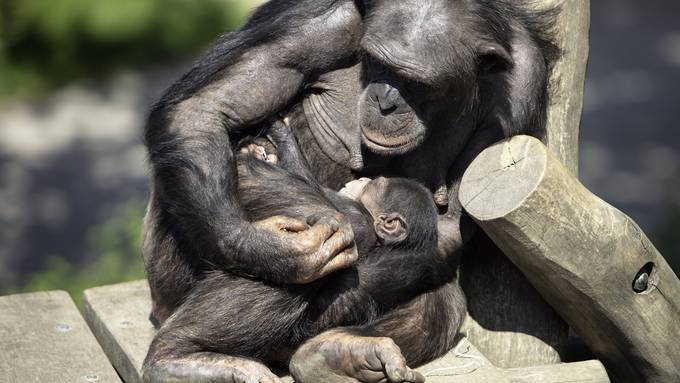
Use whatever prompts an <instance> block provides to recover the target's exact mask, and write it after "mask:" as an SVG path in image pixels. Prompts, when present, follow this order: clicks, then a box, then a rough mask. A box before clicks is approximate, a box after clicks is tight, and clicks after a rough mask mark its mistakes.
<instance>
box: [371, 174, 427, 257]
mask: <svg viewBox="0 0 680 383" xmlns="http://www.w3.org/2000/svg"><path fill="white" fill-rule="evenodd" d="M358 200H359V201H360V202H361V203H362V204H363V205H364V207H365V208H366V210H368V212H369V213H370V214H371V216H372V217H373V223H374V228H375V233H376V235H377V236H378V238H380V240H381V241H382V243H383V244H384V245H386V246H394V245H398V244H402V242H405V241H411V242H412V240H413V241H416V242H418V241H420V240H421V239H422V238H424V237H425V235H424V233H433V232H436V216H437V210H436V208H435V206H434V202H433V201H432V197H431V195H430V192H429V191H428V190H427V189H425V188H424V187H423V186H422V185H420V184H418V183H417V182H416V181H412V180H407V179H403V178H384V177H379V178H376V179H374V180H372V181H370V182H367V183H365V186H364V188H363V190H362V191H361V193H360V194H359V198H358Z"/></svg>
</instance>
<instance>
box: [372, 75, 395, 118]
mask: <svg viewBox="0 0 680 383" xmlns="http://www.w3.org/2000/svg"><path fill="white" fill-rule="evenodd" d="M369 86H370V92H371V97H372V98H373V100H375V102H376V103H377V104H378V106H379V108H380V112H381V113H382V115H383V116H386V115H388V114H390V113H393V112H394V111H395V110H397V108H398V107H399V105H400V100H401V95H399V91H398V90H396V89H395V88H393V87H392V86H390V85H388V84H383V83H373V84H371V85H369Z"/></svg>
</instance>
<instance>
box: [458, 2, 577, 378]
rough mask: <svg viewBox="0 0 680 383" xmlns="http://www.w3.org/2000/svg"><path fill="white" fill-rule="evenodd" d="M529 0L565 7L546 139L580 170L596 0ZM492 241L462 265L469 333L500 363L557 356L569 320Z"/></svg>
mask: <svg viewBox="0 0 680 383" xmlns="http://www.w3.org/2000/svg"><path fill="white" fill-rule="evenodd" d="M528 4H532V5H533V6H535V7H536V8H537V9H549V8H554V7H555V6H559V7H560V9H561V11H560V14H559V17H557V20H556V23H555V28H554V35H555V43H556V44H557V45H558V46H559V48H560V49H561V50H562V56H561V58H560V60H559V61H558V62H557V63H556V64H555V65H554V67H553V71H552V74H551V78H550V107H549V108H548V123H547V137H546V142H547V144H548V146H549V147H550V148H551V149H552V150H554V151H555V152H556V153H558V155H559V157H560V158H561V159H562V161H564V162H565V163H566V164H567V165H568V167H569V169H571V171H572V172H573V173H574V174H577V172H578V134H579V123H580V119H581V111H582V108H583V86H584V81H585V69H586V64H587V60H588V33H589V27H590V1H589V0H535V1H530V2H528ZM487 241H488V239H487V238H486V237H484V236H482V237H481V238H476V239H475V242H476V244H475V245H474V247H472V248H470V249H468V252H466V257H465V258H464V261H463V264H462V268H461V270H462V271H461V275H462V278H461V284H462V286H463V289H464V291H465V293H466V295H467V296H468V308H469V312H470V318H471V320H469V321H467V323H466V329H465V330H466V331H467V333H468V335H469V337H470V339H471V340H472V342H473V343H474V344H475V345H477V346H478V347H479V349H480V350H481V351H482V352H483V353H484V355H486V356H487V357H488V358H489V359H490V360H491V361H492V362H493V363H494V364H495V365H497V366H502V367H521V366H532V365H540V364H548V363H556V362H559V361H560V360H561V359H562V355H563V354H564V350H565V347H566V346H565V345H566V343H567V336H568V332H567V326H566V324H565V323H564V322H563V321H562V320H561V319H560V318H559V317H558V315H556V314H555V313H554V311H553V310H552V309H551V308H550V307H548V305H547V304H546V303H545V302H544V300H543V299H541V298H540V296H539V295H538V293H536V291H535V290H534V289H533V287H532V286H531V284H530V283H529V282H528V281H527V279H526V278H525V277H524V276H523V275H522V273H521V272H520V271H519V270H517V268H516V267H515V266H514V265H513V264H512V263H511V262H510V261H509V260H508V259H507V258H506V257H505V256H504V255H503V253H502V252H501V251H500V250H498V249H497V248H496V246H495V245H493V244H491V243H487Z"/></svg>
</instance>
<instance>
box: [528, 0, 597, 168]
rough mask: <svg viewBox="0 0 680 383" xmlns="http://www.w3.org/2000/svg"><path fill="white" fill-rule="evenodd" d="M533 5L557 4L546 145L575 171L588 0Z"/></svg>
mask: <svg viewBox="0 0 680 383" xmlns="http://www.w3.org/2000/svg"><path fill="white" fill-rule="evenodd" d="M529 4H534V5H535V6H536V7H537V8H540V9H546V8H551V7H555V6H559V7H560V9H561V12H560V16H559V18H558V19H557V23H556V25H555V30H554V35H555V42H556V43H557V45H558V46H559V48H560V49H561V50H562V57H561V59H560V60H559V61H558V62H557V63H556V64H555V66H554V68H553V71H552V75H551V77H550V93H551V95H550V108H548V137H547V145H548V147H549V148H550V149H551V150H552V151H553V152H555V153H556V154H557V156H558V157H559V158H560V159H561V160H562V162H563V163H564V164H565V165H566V166H567V168H568V169H569V170H571V171H572V172H573V173H574V174H578V136H579V125H580V123H581V112H582V110H583V87H584V84H585V78H586V64H587V63H588V50H589V44H588V43H589V38H588V35H589V32H590V0H539V1H533V2H529Z"/></svg>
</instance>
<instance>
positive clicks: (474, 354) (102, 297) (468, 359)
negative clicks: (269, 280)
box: [83, 281, 609, 383]
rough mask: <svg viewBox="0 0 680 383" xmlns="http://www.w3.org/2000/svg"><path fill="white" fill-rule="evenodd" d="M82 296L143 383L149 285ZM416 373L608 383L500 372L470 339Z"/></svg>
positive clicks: (439, 378)
mask: <svg viewBox="0 0 680 383" xmlns="http://www.w3.org/2000/svg"><path fill="white" fill-rule="evenodd" d="M84 295H85V296H84V308H83V315H84V316H85V320H86V321H87V323H88V324H89V325H90V328H92V331H93V332H94V335H95V336H96V338H97V340H98V341H99V343H100V344H101V345H102V348H103V349H104V352H105V353H106V355H108V357H109V359H110V361H111V363H112V364H113V365H114V367H115V368H116V370H117V371H118V373H119V374H120V376H121V377H122V378H123V380H124V381H125V382H126V383H141V381H142V379H141V373H140V370H141V366H142V362H143V361H144V357H145V356H146V352H147V349H148V347H149V344H150V343H151V340H152V338H153V336H154V332H155V329H154V327H153V325H152V324H151V322H150V321H149V319H148V318H149V313H150V308H151V299H150V297H149V289H148V286H147V284H146V281H137V282H130V283H123V284H118V285H111V286H104V287H97V288H92V289H89V290H87V291H85V294H84ZM418 370H419V371H420V372H422V373H423V374H424V375H425V376H426V377H427V382H428V383H454V382H455V383H473V382H474V383H491V382H494V383H504V382H507V383H542V382H544V383H566V382H570V383H580V382H583V383H586V382H588V383H608V382H609V378H608V377H607V373H606V372H605V370H604V367H602V365H601V364H600V362H598V361H587V362H581V363H570V364H560V365H550V366H543V367H532V368H521V369H499V368H496V367H494V366H493V365H492V364H491V363H489V361H488V360H486V358H485V357H484V356H483V355H482V354H481V353H479V351H478V350H477V349H476V348H475V347H474V346H473V345H472V344H470V343H469V342H468V341H467V340H466V339H463V340H462V341H461V342H460V344H459V345H458V346H457V347H456V349H455V350H453V351H451V352H450V353H449V354H448V355H446V356H445V357H444V358H442V359H440V360H438V361H435V362H433V363H430V364H428V365H426V366H423V367H421V368H419V369H418ZM286 381H287V382H292V379H290V378H286Z"/></svg>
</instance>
